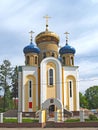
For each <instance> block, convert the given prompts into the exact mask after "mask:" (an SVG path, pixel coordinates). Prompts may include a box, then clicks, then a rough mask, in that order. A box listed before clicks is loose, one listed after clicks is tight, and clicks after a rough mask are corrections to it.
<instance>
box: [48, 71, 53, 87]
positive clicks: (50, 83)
mask: <svg viewBox="0 0 98 130" xmlns="http://www.w3.org/2000/svg"><path fill="white" fill-rule="evenodd" d="M53 75H54V74H53V69H49V83H48V84H49V85H53Z"/></svg>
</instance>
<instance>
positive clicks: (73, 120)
mask: <svg viewBox="0 0 98 130" xmlns="http://www.w3.org/2000/svg"><path fill="white" fill-rule="evenodd" d="M65 122H69V123H70V122H80V119H67V120H65ZM85 122H98V119H96V120H90V119H85Z"/></svg>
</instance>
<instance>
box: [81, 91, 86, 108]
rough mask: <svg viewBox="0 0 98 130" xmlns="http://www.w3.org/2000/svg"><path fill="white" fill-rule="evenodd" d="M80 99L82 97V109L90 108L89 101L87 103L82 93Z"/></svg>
mask: <svg viewBox="0 0 98 130" xmlns="http://www.w3.org/2000/svg"><path fill="white" fill-rule="evenodd" d="M79 97H80V107H82V108H88V101H87V99H86V97H85V95H83V94H82V93H81V92H80V93H79Z"/></svg>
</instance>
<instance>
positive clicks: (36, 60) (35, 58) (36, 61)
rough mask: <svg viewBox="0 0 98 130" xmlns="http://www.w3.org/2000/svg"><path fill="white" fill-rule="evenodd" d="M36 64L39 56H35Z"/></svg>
mask: <svg viewBox="0 0 98 130" xmlns="http://www.w3.org/2000/svg"><path fill="white" fill-rule="evenodd" d="M35 64H37V56H35Z"/></svg>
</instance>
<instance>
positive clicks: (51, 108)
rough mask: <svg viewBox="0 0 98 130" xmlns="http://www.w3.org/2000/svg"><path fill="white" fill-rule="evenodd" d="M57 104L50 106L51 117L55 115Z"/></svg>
mask: <svg viewBox="0 0 98 130" xmlns="http://www.w3.org/2000/svg"><path fill="white" fill-rule="evenodd" d="M54 112H55V105H50V106H49V117H54Z"/></svg>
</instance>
